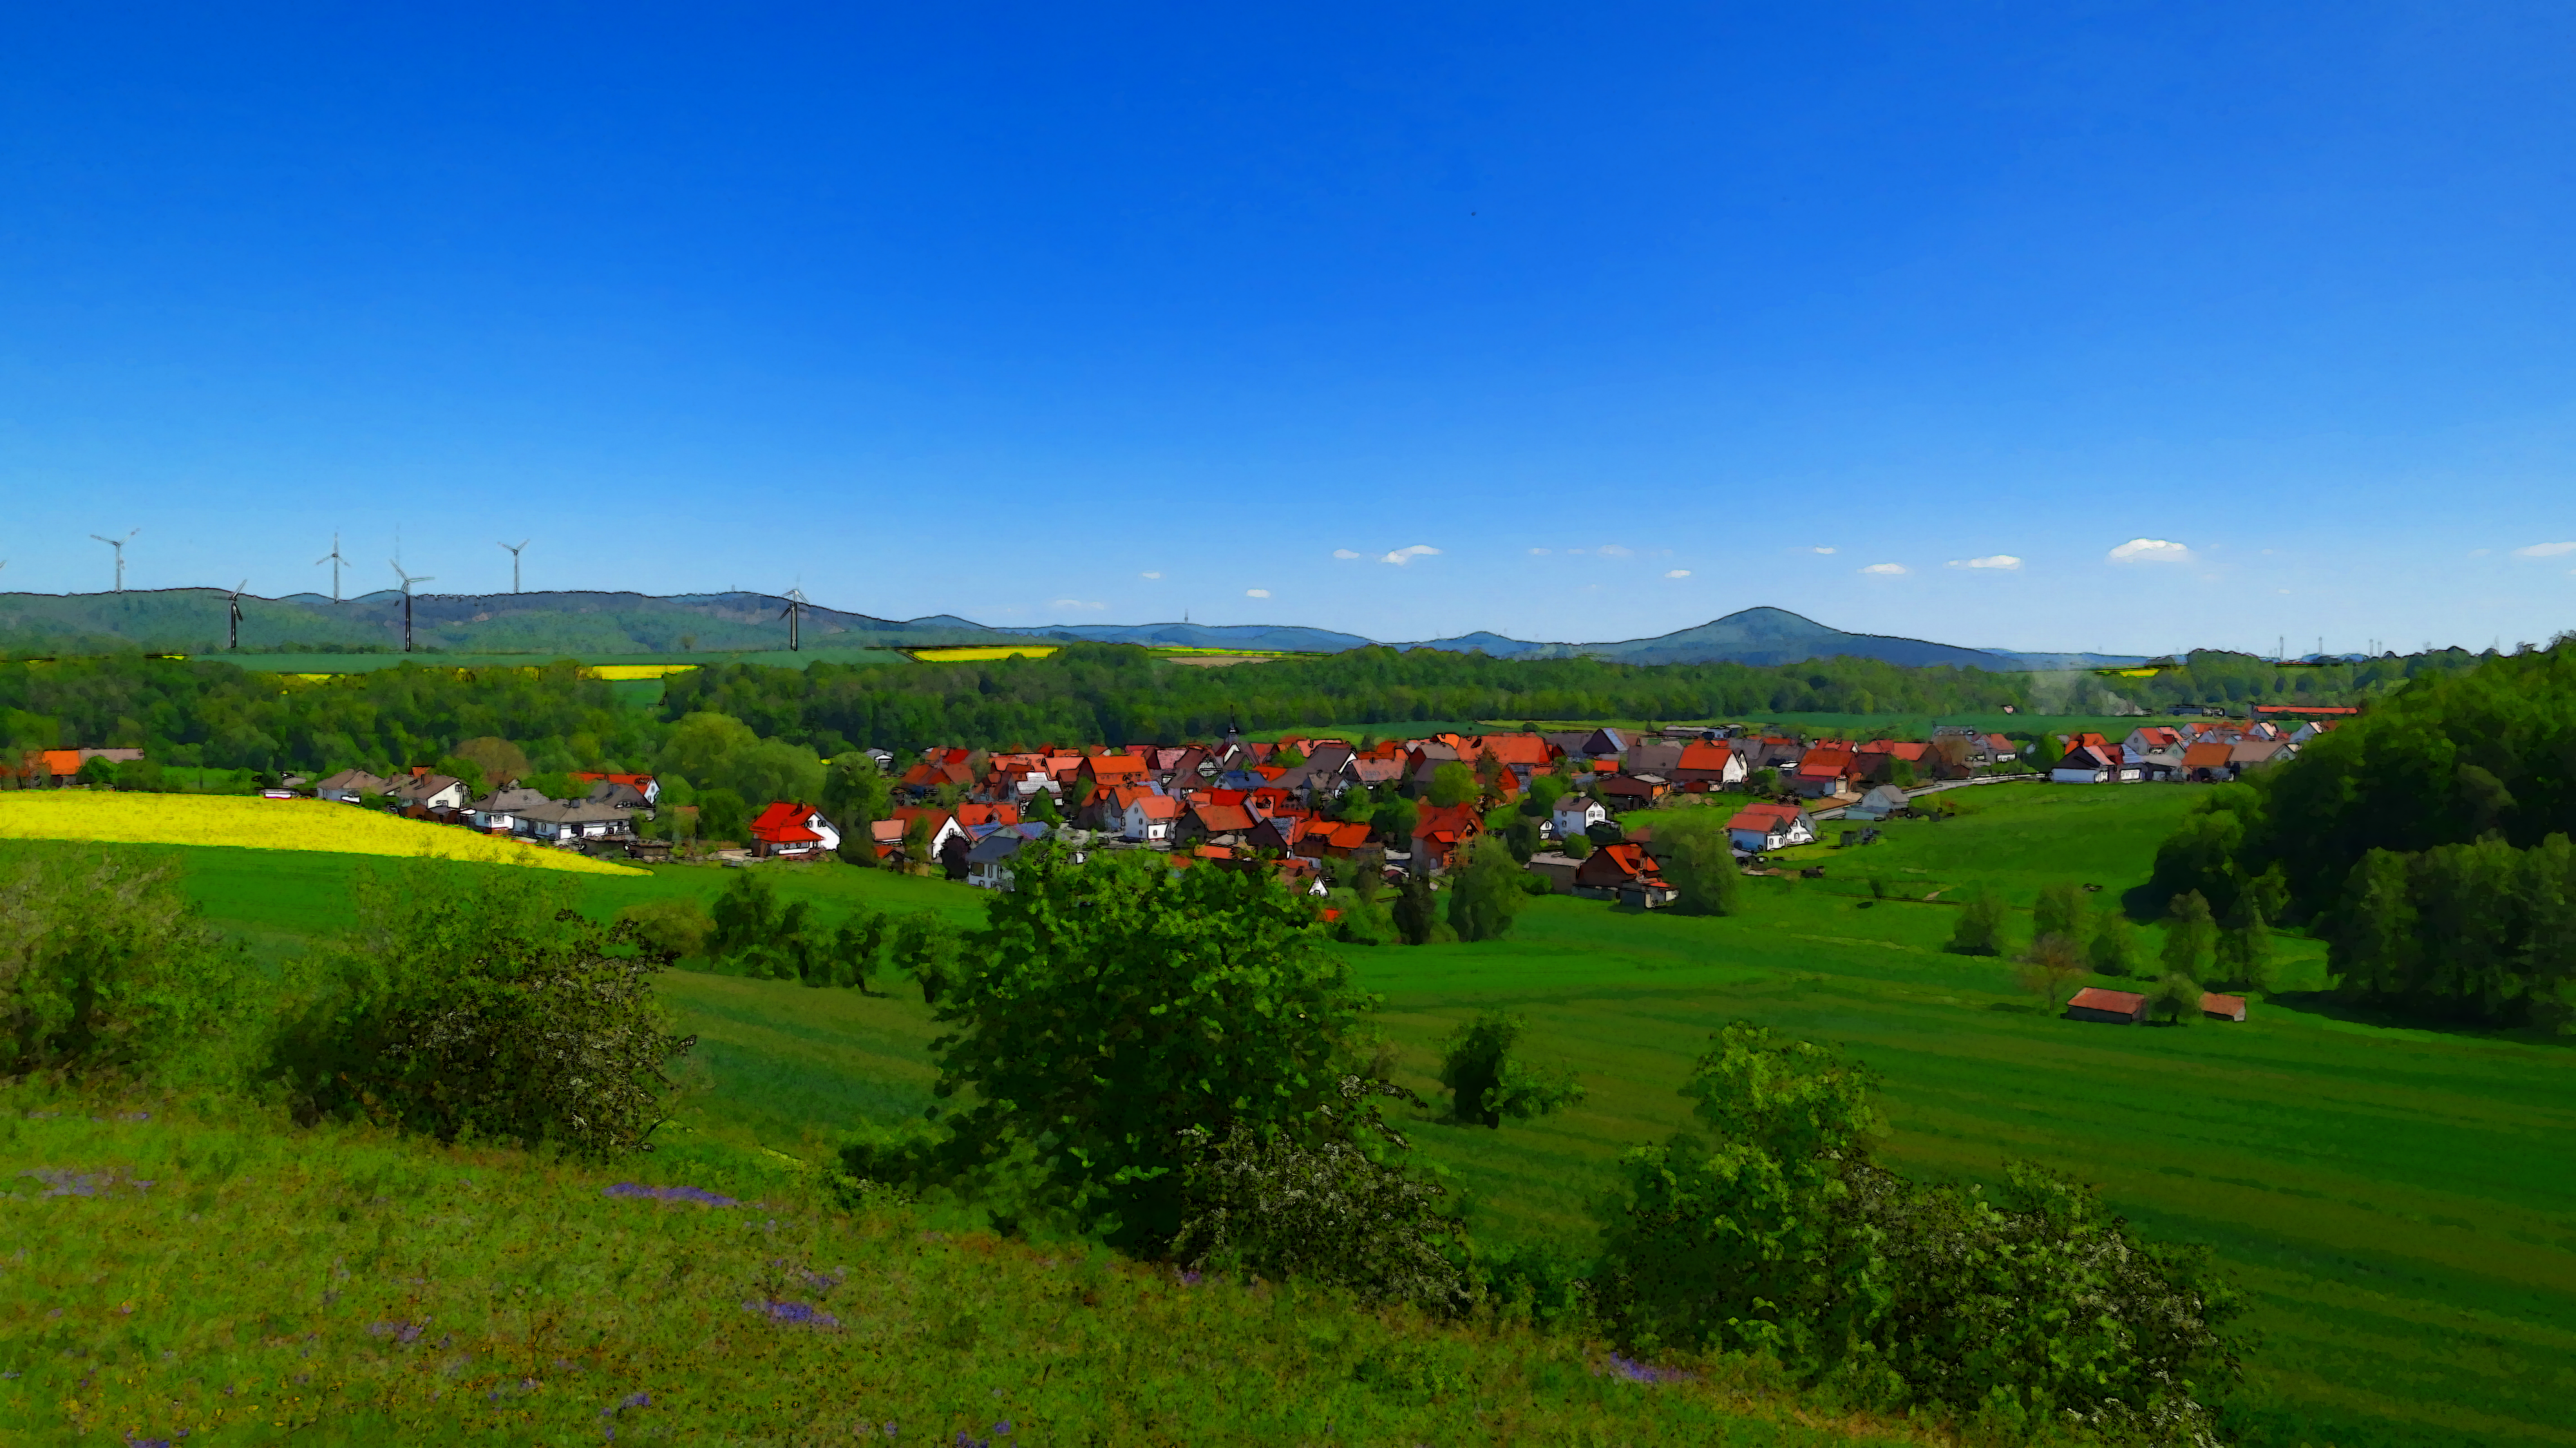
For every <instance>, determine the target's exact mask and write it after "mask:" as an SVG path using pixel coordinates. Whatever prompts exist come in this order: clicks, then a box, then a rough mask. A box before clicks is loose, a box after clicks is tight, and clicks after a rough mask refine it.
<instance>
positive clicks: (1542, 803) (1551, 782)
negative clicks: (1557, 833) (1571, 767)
mask: <svg viewBox="0 0 2576 1448" xmlns="http://www.w3.org/2000/svg"><path fill="white" fill-rule="evenodd" d="M1569 787H1570V786H1569V785H1568V784H1567V782H1566V779H1565V776H1564V775H1561V774H1552V773H1543V774H1533V775H1531V776H1530V787H1529V792H1528V793H1527V794H1525V795H1523V796H1522V797H1521V813H1523V814H1526V815H1530V816H1533V817H1535V818H1539V819H1545V818H1547V816H1549V815H1550V814H1553V813H1555V811H1556V802H1557V801H1558V800H1560V799H1563V798H1565V791H1566V790H1567V789H1568V788H1569Z"/></svg>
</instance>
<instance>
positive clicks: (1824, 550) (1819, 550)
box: [1807, 548, 1834, 553]
mask: <svg viewBox="0 0 2576 1448" xmlns="http://www.w3.org/2000/svg"><path fill="white" fill-rule="evenodd" d="M1807 551H1808V552H1810V553H1831V552H1833V551H1834V550H1832V549H1831V548H1810V549H1808V550H1807Z"/></svg>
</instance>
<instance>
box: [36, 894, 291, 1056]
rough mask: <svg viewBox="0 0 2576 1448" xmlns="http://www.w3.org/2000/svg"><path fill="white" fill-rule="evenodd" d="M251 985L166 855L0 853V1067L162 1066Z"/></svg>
mask: <svg viewBox="0 0 2576 1448" xmlns="http://www.w3.org/2000/svg"><path fill="white" fill-rule="evenodd" d="M244 983H245V970H244V967H243V964H242V961H241V958H240V955H239V953H238V952H237V951H235V950H232V949H230V948H227V947H226V946H224V945H223V944H222V943H221V942H220V940H219V938H218V937H217V935H216V933H215V932H214V931H212V930H210V929H208V928H207V927H206V926H205V925H204V924H203V923H202V922H201V921H200V920H199V919H198V916H197V907H196V905H195V904H194V903H193V902H192V901H190V900H189V899H188V897H187V894H186V892H185V891H184V890H182V889H181V887H180V884H179V868H178V865H177V863H176V862H175V861H174V860H172V859H170V858H169V857H166V856H153V855H148V854H145V853H143V852H141V851H138V850H128V849H118V848H114V847H109V848H104V849H102V848H97V847H90V846H78V845H57V844H16V845H11V846H10V847H9V850H8V854H7V855H6V856H5V857H0V1076H24V1075H28V1074H30V1073H34V1072H57V1073H62V1074H66V1075H93V1074H110V1073H114V1074H131V1075H145V1074H158V1073H160V1072H162V1071H164V1070H166V1069H168V1068H170V1067H171V1066H172V1065H173V1064H174V1060H175V1058H176V1057H177V1056H178V1055H179V1054H180V1053H181V1052H182V1051H184V1050H185V1049H186V1048H187V1047H189V1046H190V1045H192V1044H194V1043H196V1042H198V1041H200V1040H202V1039H204V1038H206V1037H207V1036H208V1035H209V1034H210V1033H211V1032H213V1030H214V1029H215V1027H216V1026H217V1025H218V1024H219V1023H220V1022H221V1021H223V1019H224V1018H225V1017H227V1016H228V1015H230V1014H231V1013H232V1011H233V1010H234V1008H235V1006H236V1004H237V1002H238V1001H239V1000H240V998H241V993H242V990H243V987H244Z"/></svg>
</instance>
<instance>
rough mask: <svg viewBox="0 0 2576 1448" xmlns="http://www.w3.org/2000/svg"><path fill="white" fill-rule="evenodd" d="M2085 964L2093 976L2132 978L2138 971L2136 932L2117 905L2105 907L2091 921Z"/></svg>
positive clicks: (2135, 928)
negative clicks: (2091, 937)
mask: <svg viewBox="0 0 2576 1448" xmlns="http://www.w3.org/2000/svg"><path fill="white" fill-rule="evenodd" d="M2085 963H2086V964H2088V965H2090V966H2091V967H2092V968H2093V972H2094V974H2096V975H2110V976H2122V975H2133V974H2135V973H2136V972H2137V969H2138V930H2137V927H2136V926H2134V925H2131V924H2130V923H2129V917H2128V916H2127V915H2126V914H2124V913H2122V912H2121V910H2120V908H2119V907H2118V906H2117V905H2105V906H2104V907H2103V908H2102V910H2101V912H2100V914H2099V916H2098V917H2097V918H2096V919H2095V920H2094V922H2093V942H2092V944H2091V945H2089V946H2087V947H2086V949H2085Z"/></svg>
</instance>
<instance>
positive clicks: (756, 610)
mask: <svg viewBox="0 0 2576 1448" xmlns="http://www.w3.org/2000/svg"><path fill="white" fill-rule="evenodd" d="M241 602H242V631H241V641H242V644H243V646H244V647H246V648H253V649H272V650H273V649H277V648H279V647H281V646H285V645H300V646H303V647H307V648H310V649H312V650H314V651H316V652H325V653H327V652H335V651H339V650H346V649H363V648H399V647H401V645H402V617H403V599H402V595H401V594H400V593H398V592H395V591H394V590H391V589H386V590H384V591H381V592H377V593H369V594H365V595H362V596H360V597H357V598H352V599H349V600H347V601H345V602H341V603H334V602H332V601H331V600H330V599H327V598H324V597H323V596H321V595H320V594H316V593H298V594H293V595H290V596H288V597H285V598H257V597H252V596H249V595H244V597H243V598H242V601H241ZM786 606H787V605H786V600H784V599H782V598H779V597H776V596H775V595H771V594H761V593H689V594H679V595H675V596H671V597H656V596H653V595H650V594H642V593H579V592H566V593H497V594H452V593H424V594H421V595H420V596H419V597H418V598H415V599H414V600H412V633H413V640H414V644H415V646H416V647H418V648H422V649H436V650H440V651H443V652H448V653H525V654H547V655H561V654H585V655H598V654H670V653H679V652H681V651H683V650H684V649H690V650H696V651H698V652H703V653H730V652H737V651H752V650H766V649H777V648H781V647H784V646H785V644H786V642H787V623H786V621H785V620H784V619H783V618H781V617H780V614H781V613H782V612H783V611H784V610H785V608H786ZM224 617H225V606H224V593H223V591H222V590H221V589H214V588H174V589H159V590H149V591H146V590H136V591H134V592H130V593H75V594H44V593H7V594H0V650H6V651H8V652H10V653H15V654H22V655H23V654H30V653H88V652H102V651H107V650H114V649H131V648H142V649H146V650H154V651H169V652H174V653H203V652H207V651H210V650H213V649H218V648H221V647H222V646H223V642H224ZM1032 637H1034V638H1044V639H1059V640H1065V641H1068V642H1070V641H1074V640H1085V641H1093V642H1100V643H1123V644H1159V645H1163V646H1165V647H1173V648H1197V649H1264V650H1272V649H1275V650H1282V651H1287V652H1301V653H1337V652H1339V651H1341V650H1343V649H1355V648H1362V647H1365V646H1367V645H1368V644H1369V643H1370V640H1368V639H1365V638H1362V637H1360V636H1359V635H1358V634H1348V633H1337V632H1334V631H1333V630H1330V629H1318V628H1300V627H1296V626H1293V625H1283V624H1203V623H1149V624H1049V625H1044V626H1041V627H1037V628H1019V627H1012V628H995V627H992V626H990V625H986V624H980V623H976V622H975V621H973V620H972V619H964V618H958V617H956V616H955V615H953V614H934V615H932V616H930V617H928V618H915V619H903V620H896V619H883V618H875V617H872V616H870V615H868V614H863V613H848V612H844V611H842V610H840V609H833V608H823V607H820V606H809V607H808V608H807V609H806V610H805V617H804V623H803V640H804V645H805V647H806V648H808V649H813V650H818V651H828V650H832V649H852V648H917V647H923V646H928V645H936V644H975V643H995V642H1001V641H1007V640H1011V639H1023V638H1032ZM1393 647H1396V648H1429V649H1446V650H1450V651H1452V652H1457V653H1467V652H1474V651H1478V650H1481V651H1483V652H1485V653H1487V654H1491V655H1493V656H1494V657H1496V658H1511V659H1540V658H1566V657H1572V656H1576V655H1586V656H1590V657H1593V658H1603V659H1616V660H1619V661H1621V662H1623V663H1634V664H1696V663H1711V662H1718V661H1725V662H1731V663H1742V664H1791V663H1797V662H1799V661H1801V660H1804V659H1815V658H1829V657H1832V656H1835V655H1838V654H1848V655H1856V656H1858V657H1861V658H1872V659H1884V660H1886V661H1888V662H1889V663H1894V664H1909V665H1924V664H1959V665H1967V666H1971V667H1975V668H1984V669H2034V668H2107V667H2111V666H2113V665H2115V664H2122V663H2131V662H2136V661H2135V660H2131V659H2129V658H2127V657H2125V656H2117V655H2107V654H2015V653H2008V652H2005V651H2003V650H1987V649H1968V648H1959V647H1956V646H1954V645H1950V644H1940V643H1931V642H1928V641H1926V640H1923V639H1912V638H1897V637H1892V636H1889V635H1886V634H1856V633H1845V632H1843V631H1842V630H1840V629H1837V628H1831V627H1828V626H1826V625H1824V624H1820V623H1818V622H1816V621H1815V620H1814V619H1811V618H1806V617H1802V616H1801V615H1798V614H1794V613H1790V612H1788V611H1787V610H1785V609H1777V608H1748V609H1745V610H1743V611H1741V612H1739V613H1731V614H1728V615H1727V616H1726V617H1724V618H1720V619H1712V620H1710V621H1709V622H1707V623H1704V624H1700V625H1698V626H1697V627H1695V628H1686V629H1681V630H1679V631H1677V632H1674V633H1668V634H1659V635H1657V636H1655V637H1653V638H1642V639H1623V640H1619V641H1616V642H1610V643H1589V644H1571V643H1533V642H1530V641H1527V640H1524V639H1515V638H1510V637H1507V636H1505V635H1502V634H1498V633H1490V632H1476V633H1468V634H1460V635H1458V636H1457V637H1455V638H1445V639H1432V640H1429V641H1427V642H1423V643H1411V644H1396V645H1393Z"/></svg>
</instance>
